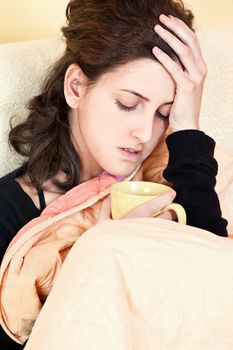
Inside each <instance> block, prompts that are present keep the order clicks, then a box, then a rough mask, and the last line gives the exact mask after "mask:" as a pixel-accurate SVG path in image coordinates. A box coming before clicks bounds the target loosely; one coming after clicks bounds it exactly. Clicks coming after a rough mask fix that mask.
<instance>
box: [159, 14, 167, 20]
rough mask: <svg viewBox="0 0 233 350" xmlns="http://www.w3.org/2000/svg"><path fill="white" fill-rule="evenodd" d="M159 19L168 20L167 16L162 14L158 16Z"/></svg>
mask: <svg viewBox="0 0 233 350" xmlns="http://www.w3.org/2000/svg"><path fill="white" fill-rule="evenodd" d="M159 19H162V20H163V21H167V20H168V16H166V15H164V14H162V15H160V16H159Z"/></svg>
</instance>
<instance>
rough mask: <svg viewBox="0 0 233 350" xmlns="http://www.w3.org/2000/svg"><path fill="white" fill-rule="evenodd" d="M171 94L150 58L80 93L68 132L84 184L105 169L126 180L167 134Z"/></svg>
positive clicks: (172, 87) (170, 82)
mask: <svg viewBox="0 0 233 350" xmlns="http://www.w3.org/2000/svg"><path fill="white" fill-rule="evenodd" d="M174 95H175V83H174V81H173V79H172V77H171V76H170V75H169V73H168V72H167V71H166V70H165V69H164V68H163V67H162V66H161V64H159V63H158V62H156V61H153V60H150V59H140V60H137V61H133V62H130V63H127V64H124V65H121V66H119V67H118V68H117V69H115V70H114V71H112V72H109V73H106V74H104V75H102V77H101V78H100V79H99V80H98V81H97V82H96V83H95V84H94V86H93V87H91V89H90V90H89V91H88V92H86V93H83V94H82V93H81V94H80V96H79V102H78V107H77V108H76V109H73V110H72V113H71V129H72V134H73V138H74V143H75V146H76V148H77V150H78V153H79V155H80V158H81V163H82V169H81V178H82V180H83V181H85V180H87V179H89V178H92V177H94V176H96V175H98V174H99V173H100V172H102V171H103V170H105V171H107V172H109V173H110V174H113V175H117V176H127V175H130V174H131V173H132V172H133V171H134V170H135V169H136V167H137V166H138V165H139V164H140V163H141V162H142V161H143V160H144V159H145V158H147V157H148V155H149V154H150V153H151V152H152V150H153V149H154V148H155V147H156V145H157V144H158V143H159V141H160V138H161V136H162V135H163V134H164V132H165V131H166V129H167V127H168V116H169V112H170V109H171V105H172V102H173V99H174Z"/></svg>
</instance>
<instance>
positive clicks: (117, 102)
mask: <svg viewBox="0 0 233 350" xmlns="http://www.w3.org/2000/svg"><path fill="white" fill-rule="evenodd" d="M116 105H117V107H118V108H119V109H120V110H123V111H126V112H131V111H134V110H135V109H136V108H137V105H134V106H126V105H123V104H122V103H121V102H120V101H118V100H116Z"/></svg>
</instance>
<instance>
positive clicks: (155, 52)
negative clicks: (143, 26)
mask: <svg viewBox="0 0 233 350" xmlns="http://www.w3.org/2000/svg"><path fill="white" fill-rule="evenodd" d="M153 52H154V54H155V55H160V54H161V50H160V48H158V47H157V46H155V47H154V48H153Z"/></svg>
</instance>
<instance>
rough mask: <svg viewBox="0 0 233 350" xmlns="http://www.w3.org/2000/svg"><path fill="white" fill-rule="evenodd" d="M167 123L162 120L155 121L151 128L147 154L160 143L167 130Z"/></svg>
mask: <svg viewBox="0 0 233 350" xmlns="http://www.w3.org/2000/svg"><path fill="white" fill-rule="evenodd" d="M168 126H169V123H168V122H167V121H165V120H162V119H157V120H156V121H155V124H154V128H153V135H152V139H151V142H150V145H149V147H148V148H149V150H148V151H149V153H150V152H152V151H153V150H154V149H155V148H156V146H157V145H158V144H159V143H160V141H161V139H162V138H163V136H164V134H165V133H166V131H167V130H168Z"/></svg>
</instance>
